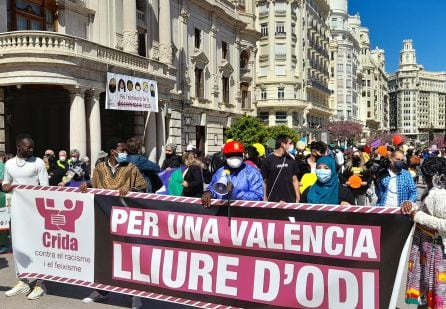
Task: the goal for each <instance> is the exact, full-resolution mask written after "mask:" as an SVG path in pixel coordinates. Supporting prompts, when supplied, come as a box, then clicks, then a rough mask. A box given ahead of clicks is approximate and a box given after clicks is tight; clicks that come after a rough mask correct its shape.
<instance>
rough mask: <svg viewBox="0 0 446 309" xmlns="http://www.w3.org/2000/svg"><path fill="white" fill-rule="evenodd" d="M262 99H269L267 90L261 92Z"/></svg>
mask: <svg viewBox="0 0 446 309" xmlns="http://www.w3.org/2000/svg"><path fill="white" fill-rule="evenodd" d="M260 97H261V98H262V100H266V99H267V98H268V96H267V94H266V89H262V90H261V92H260Z"/></svg>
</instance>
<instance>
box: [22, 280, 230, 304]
mask: <svg viewBox="0 0 446 309" xmlns="http://www.w3.org/2000/svg"><path fill="white" fill-rule="evenodd" d="M17 276H18V277H19V278H27V279H41V280H47V281H54V282H60V283H66V284H74V285H80V286H84V287H89V288H92V289H99V290H104V291H109V292H113V293H120V294H126V295H132V296H138V297H144V298H150V299H155V300H160V301H167V302H171V303H176V304H180V305H187V306H191V307H197V308H206V309H217V308H218V309H230V308H239V307H233V306H226V305H219V304H213V303H206V302H202V301H196V300H190V299H184V298H179V297H175V296H168V295H163V294H158V293H152V292H144V291H140V290H133V289H127V288H120V287H116V286H112V285H105V284H100V283H93V282H88V281H83V280H77V279H70V278H62V277H57V276H50V275H43V274H37V273H19V274H17Z"/></svg>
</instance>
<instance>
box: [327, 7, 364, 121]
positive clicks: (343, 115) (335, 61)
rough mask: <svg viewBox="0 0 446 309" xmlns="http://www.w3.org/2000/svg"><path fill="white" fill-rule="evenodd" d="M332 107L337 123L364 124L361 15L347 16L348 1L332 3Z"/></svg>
mask: <svg viewBox="0 0 446 309" xmlns="http://www.w3.org/2000/svg"><path fill="white" fill-rule="evenodd" d="M330 9H331V11H330V34H331V38H330V89H331V90H332V92H333V94H332V96H331V98H330V107H331V108H332V109H333V110H335V112H336V114H335V119H336V120H341V121H343V120H351V121H355V122H360V123H362V124H365V121H364V120H365V119H364V117H362V116H363V111H362V108H361V98H360V96H359V95H358V93H360V90H361V82H360V81H361V79H362V72H361V69H360V61H359V50H360V47H359V40H358V38H359V32H360V28H361V20H360V18H359V16H358V15H355V16H348V11H347V0H330Z"/></svg>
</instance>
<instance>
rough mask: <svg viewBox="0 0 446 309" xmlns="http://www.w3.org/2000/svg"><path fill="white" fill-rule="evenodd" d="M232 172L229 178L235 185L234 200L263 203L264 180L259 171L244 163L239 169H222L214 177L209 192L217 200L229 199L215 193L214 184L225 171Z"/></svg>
mask: <svg viewBox="0 0 446 309" xmlns="http://www.w3.org/2000/svg"><path fill="white" fill-rule="evenodd" d="M225 169H228V170H229V171H230V175H229V177H230V178H231V182H232V184H233V185H234V189H233V191H232V194H231V199H232V200H243V201H263V178H262V174H260V172H259V170H258V169H257V168H255V167H252V166H249V165H247V164H245V163H243V164H242V165H241V166H240V167H239V168H238V169H230V168H228V167H226V166H223V167H220V168H219V169H218V170H217V171H216V172H215V173H214V175H213V176H212V180H211V182H210V184H209V187H208V191H210V192H211V193H212V197H213V198H216V199H225V198H228V196H227V195H221V194H218V193H216V192H215V191H214V184H215V183H216V182H218V180H219V179H220V178H221V176H222V175H223V173H224V170H225Z"/></svg>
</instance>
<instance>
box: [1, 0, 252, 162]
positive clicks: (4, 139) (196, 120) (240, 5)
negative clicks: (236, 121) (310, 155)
mask: <svg viewBox="0 0 446 309" xmlns="http://www.w3.org/2000/svg"><path fill="white" fill-rule="evenodd" d="M253 3H254V2H253V1H251V2H249V1H242V2H239V1H205V0H182V1H168V0H153V1H148V0H112V1H107V2H105V1H102V0H58V1H56V0H21V1H12V0H5V1H0V150H5V151H8V152H15V136H16V135H17V134H18V133H23V132H28V133H32V135H33V137H34V139H35V141H36V154H38V155H41V154H42V153H43V150H44V148H53V149H55V150H58V149H72V148H76V149H79V150H80V152H81V154H87V155H89V156H90V157H91V159H92V161H93V162H94V161H95V158H96V156H97V153H98V152H99V150H100V149H102V148H101V147H102V144H103V143H104V141H106V140H107V139H108V138H109V137H121V138H128V137H130V136H133V135H139V136H143V137H144V141H145V146H146V149H147V151H148V154H149V157H150V158H151V159H152V160H154V161H159V160H162V159H163V147H164V145H165V144H166V143H168V142H173V143H176V144H178V145H182V147H181V148H182V149H185V147H186V144H189V143H191V144H192V145H194V146H196V147H197V148H198V149H199V150H200V151H201V152H202V153H207V152H212V151H215V150H216V149H217V148H218V147H219V145H221V143H222V141H223V130H224V128H225V127H226V126H228V125H229V124H230V123H231V120H232V119H233V118H234V117H238V116H240V115H242V114H252V115H254V114H255V100H254V85H255V76H256V74H255V65H254V59H255V52H256V48H255V41H256V38H257V32H256V31H255V28H254V5H253ZM107 72H112V73H117V74H123V75H129V76H134V77H140V78H147V79H151V80H156V81H157V83H158V92H159V93H158V98H159V112H158V113H154V112H152V113H147V112H131V111H116V110H108V109H105V87H106V74H107ZM179 150H181V149H179Z"/></svg>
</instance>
